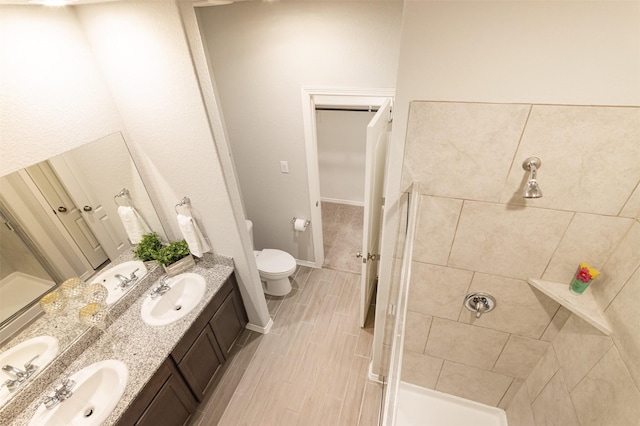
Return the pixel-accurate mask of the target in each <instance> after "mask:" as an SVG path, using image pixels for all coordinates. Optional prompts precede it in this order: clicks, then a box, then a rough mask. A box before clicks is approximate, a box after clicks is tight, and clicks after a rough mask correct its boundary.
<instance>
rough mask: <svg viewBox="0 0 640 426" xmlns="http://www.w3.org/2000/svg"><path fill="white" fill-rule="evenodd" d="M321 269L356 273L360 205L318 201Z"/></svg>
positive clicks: (357, 268) (360, 266)
mask: <svg viewBox="0 0 640 426" xmlns="http://www.w3.org/2000/svg"><path fill="white" fill-rule="evenodd" d="M321 208H322V240H323V242H324V264H323V265H322V267H323V268H328V269H333V270H336V271H345V272H352V273H356V274H359V273H360V272H361V271H362V261H361V260H360V259H358V258H357V257H356V253H357V252H359V251H362V227H363V221H364V207H360V206H352V205H348V204H338V203H329V202H326V201H323V202H322V206H321Z"/></svg>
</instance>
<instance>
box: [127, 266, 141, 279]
mask: <svg viewBox="0 0 640 426" xmlns="http://www.w3.org/2000/svg"><path fill="white" fill-rule="evenodd" d="M139 269H140V268H136V269H134V270H133V272H132V273H131V275H130V276H129V279H130V280H135V279H137V278H138V277H137V276H136V272H138V270H139Z"/></svg>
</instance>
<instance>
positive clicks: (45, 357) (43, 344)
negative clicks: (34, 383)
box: [0, 336, 59, 405]
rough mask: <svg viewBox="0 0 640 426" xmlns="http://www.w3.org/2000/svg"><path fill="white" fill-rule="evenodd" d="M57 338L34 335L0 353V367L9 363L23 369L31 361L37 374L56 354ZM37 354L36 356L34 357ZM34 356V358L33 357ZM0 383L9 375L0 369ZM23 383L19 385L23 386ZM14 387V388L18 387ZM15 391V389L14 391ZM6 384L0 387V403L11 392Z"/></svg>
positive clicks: (7, 397)
mask: <svg viewBox="0 0 640 426" xmlns="http://www.w3.org/2000/svg"><path fill="white" fill-rule="evenodd" d="M58 349H59V347H58V339H56V338H55V337H51V336H40V337H34V338H33V339H29V340H25V341H24V342H22V343H19V344H17V345H15V346H14V347H12V348H11V349H8V350H6V351H5V352H2V353H0V367H2V366H4V365H11V366H13V367H16V368H19V369H20V370H23V371H24V365H25V364H26V363H28V362H29V361H31V363H32V364H33V365H37V366H38V369H37V370H36V371H35V372H34V374H38V373H39V372H40V371H42V369H43V368H44V367H45V366H46V365H47V364H49V363H50V362H51V361H53V359H54V358H55V357H56V355H58ZM36 356H37V358H35V357H36ZM34 358H35V359H34ZM31 377H33V376H31ZM0 378H1V381H0V383H4V382H5V380H7V379H10V378H11V377H10V376H9V375H7V373H5V372H4V371H2V370H0ZM24 385H25V384H24V383H23V384H22V385H20V387H22V386H24ZM20 387H18V388H16V390H18V389H20ZM14 392H15V391H14ZM14 392H10V391H9V390H8V389H7V387H6V386H2V387H0V405H2V404H4V402H5V401H6V400H7V399H9V397H10V396H11V394H12V393H14Z"/></svg>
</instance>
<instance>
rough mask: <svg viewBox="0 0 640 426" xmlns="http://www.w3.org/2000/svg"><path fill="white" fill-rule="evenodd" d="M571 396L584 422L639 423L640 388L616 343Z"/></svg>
mask: <svg viewBox="0 0 640 426" xmlns="http://www.w3.org/2000/svg"><path fill="white" fill-rule="evenodd" d="M636 362H637V359H636ZM571 399H572V401H573V404H574V406H575V407H576V414H577V415H578V419H580V424H581V425H583V426H600V425H637V424H638V419H640V392H638V388H636V386H634V384H633V381H632V380H631V376H629V372H628V371H627V369H626V368H625V365H624V363H623V361H622V358H620V355H619V354H618V351H617V350H616V348H615V347H612V348H611V349H610V350H609V351H608V352H607V354H606V355H605V356H603V357H602V359H601V360H600V362H598V364H596V366H595V367H594V368H593V369H592V370H591V371H590V372H589V374H587V376H586V377H585V378H584V380H582V381H581V382H580V384H578V386H576V388H575V389H574V390H573V391H571Z"/></svg>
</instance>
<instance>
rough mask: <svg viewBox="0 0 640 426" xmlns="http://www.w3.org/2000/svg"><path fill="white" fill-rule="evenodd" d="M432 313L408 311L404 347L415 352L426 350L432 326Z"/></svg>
mask: <svg viewBox="0 0 640 426" xmlns="http://www.w3.org/2000/svg"><path fill="white" fill-rule="evenodd" d="M431 319H432V317H431V315H425V314H422V313H420V312H412V311H407V316H406V319H405V325H404V330H405V331H404V349H405V350H408V351H413V352H419V353H423V352H424V347H425V346H426V345H427V337H428V336H429V328H430V327H431Z"/></svg>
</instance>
